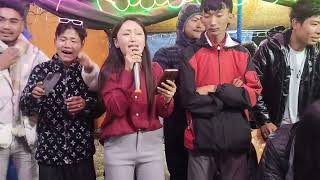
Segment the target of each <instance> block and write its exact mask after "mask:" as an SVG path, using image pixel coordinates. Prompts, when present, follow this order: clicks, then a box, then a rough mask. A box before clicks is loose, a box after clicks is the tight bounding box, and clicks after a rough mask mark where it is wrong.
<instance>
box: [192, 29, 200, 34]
mask: <svg viewBox="0 0 320 180" xmlns="http://www.w3.org/2000/svg"><path fill="white" fill-rule="evenodd" d="M193 31H194V32H197V33H201V32H202V31H201V30H198V29H195V30H193Z"/></svg>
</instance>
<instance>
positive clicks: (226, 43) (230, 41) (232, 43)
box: [204, 32, 239, 48]
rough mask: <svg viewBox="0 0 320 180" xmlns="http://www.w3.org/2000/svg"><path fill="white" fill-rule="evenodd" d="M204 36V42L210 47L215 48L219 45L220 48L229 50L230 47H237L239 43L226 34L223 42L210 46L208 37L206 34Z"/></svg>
mask: <svg viewBox="0 0 320 180" xmlns="http://www.w3.org/2000/svg"><path fill="white" fill-rule="evenodd" d="M204 36H205V38H206V41H207V43H208V44H209V45H210V46H211V47H217V46H218V45H220V47H223V48H230V47H234V46H238V45H239V43H238V42H236V41H234V40H233V39H232V38H231V36H230V35H229V34H228V33H226V36H225V37H224V40H223V41H222V43H221V44H218V45H217V44H212V42H211V41H210V39H209V37H208V35H207V32H205V33H204Z"/></svg>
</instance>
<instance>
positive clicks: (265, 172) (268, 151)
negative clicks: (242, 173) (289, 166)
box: [256, 141, 285, 180]
mask: <svg viewBox="0 0 320 180" xmlns="http://www.w3.org/2000/svg"><path fill="white" fill-rule="evenodd" d="M280 160H281V158H280V156H279V154H278V153H277V150H276V149H275V147H274V145H273V144H272V142H271V141H267V144H266V146H265V148H264V152H263V154H262V157H261V160H260V162H259V165H258V169H257V175H256V178H257V179H259V180H283V179H285V173H283V172H282V167H281V162H280Z"/></svg>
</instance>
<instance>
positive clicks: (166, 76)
mask: <svg viewBox="0 0 320 180" xmlns="http://www.w3.org/2000/svg"><path fill="white" fill-rule="evenodd" d="M177 76H178V69H165V70H164V72H163V75H162V76H161V78H160V81H159V84H158V86H159V87H162V85H161V83H167V82H166V80H170V81H175V79H176V78H177Z"/></svg>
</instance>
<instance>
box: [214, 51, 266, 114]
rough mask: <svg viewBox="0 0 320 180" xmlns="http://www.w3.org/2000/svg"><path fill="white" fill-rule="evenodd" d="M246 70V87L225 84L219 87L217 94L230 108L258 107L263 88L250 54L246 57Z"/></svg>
mask: <svg viewBox="0 0 320 180" xmlns="http://www.w3.org/2000/svg"><path fill="white" fill-rule="evenodd" d="M246 62H247V64H246V65H245V67H244V68H242V69H245V71H244V75H243V77H244V85H243V86H242V87H236V86H234V85H233V84H223V85H220V86H218V88H217V90H216V92H215V94H216V96H217V97H218V98H220V99H221V100H222V101H223V103H224V104H225V105H227V106H230V107H236V108H242V109H251V108H252V107H253V106H255V105H256V102H257V98H258V96H259V95H260V93H261V90H262V86H261V83H260V80H259V78H258V76H257V72H256V71H255V68H254V65H253V62H252V60H251V57H250V55H249V53H247V56H246Z"/></svg>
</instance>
